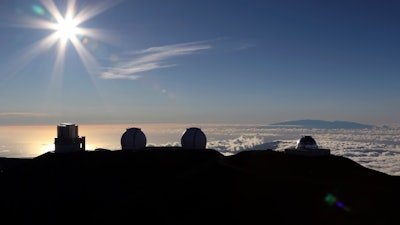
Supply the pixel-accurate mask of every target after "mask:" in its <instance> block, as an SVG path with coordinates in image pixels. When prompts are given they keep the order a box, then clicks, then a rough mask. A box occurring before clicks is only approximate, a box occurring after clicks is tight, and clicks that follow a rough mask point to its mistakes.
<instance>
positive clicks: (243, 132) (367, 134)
mask: <svg viewBox="0 0 400 225" xmlns="http://www.w3.org/2000/svg"><path fill="white" fill-rule="evenodd" d="M201 129H202V130H203V132H204V133H205V134H206V136H207V148H210V149H215V150H218V151H219V152H221V153H222V154H224V155H232V154H235V153H238V152H240V151H246V150H267V149H269V150H275V151H284V149H285V148H289V147H294V146H295V145H296V141H297V140H298V139H299V138H300V137H301V136H303V135H311V136H312V137H313V138H314V139H315V140H316V141H317V144H318V146H319V148H328V149H330V150H331V154H333V155H338V156H343V157H347V158H350V159H352V160H353V161H355V162H357V163H359V164H361V165H362V166H364V167H367V168H370V169H374V170H377V171H381V172H384V173H387V174H390V175H396V176H399V175H400V128H399V127H386V126H385V127H376V128H372V129H306V128H293V127H291V128H288V127H273V126H271V127H269V126H255V125H231V126H223V125H219V126H213V125H209V126H203V128H201ZM169 132H170V135H173V134H174V135H175V136H177V135H180V134H181V132H182V129H181V128H177V129H176V130H174V129H171V130H169ZM180 144H181V143H180V142H179V141H176V142H168V143H164V144H161V145H165V146H180ZM150 145H160V144H151V143H150Z"/></svg>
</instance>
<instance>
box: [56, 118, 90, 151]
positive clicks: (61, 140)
mask: <svg viewBox="0 0 400 225" xmlns="http://www.w3.org/2000/svg"><path fill="white" fill-rule="evenodd" d="M85 142H86V140H85V137H79V136H78V126H77V125H75V124H73V123H61V124H59V125H58V126H57V137H56V138H55V140H54V144H55V152H56V153H62V152H79V151H85Z"/></svg>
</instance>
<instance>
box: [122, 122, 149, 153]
mask: <svg viewBox="0 0 400 225" xmlns="http://www.w3.org/2000/svg"><path fill="white" fill-rule="evenodd" d="M146 143H147V140H146V135H145V134H144V133H143V131H142V130H141V129H140V128H136V127H132V128H128V129H126V131H125V133H124V134H123V135H122V137H121V147H122V150H135V149H141V148H144V147H146Z"/></svg>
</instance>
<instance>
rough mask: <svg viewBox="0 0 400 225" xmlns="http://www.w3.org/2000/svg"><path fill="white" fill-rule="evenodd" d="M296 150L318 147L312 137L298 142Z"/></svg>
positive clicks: (306, 137)
mask: <svg viewBox="0 0 400 225" xmlns="http://www.w3.org/2000/svg"><path fill="white" fill-rule="evenodd" d="M296 149H318V145H317V142H316V141H315V140H314V138H312V137H311V136H303V137H301V138H300V139H299V140H297V144H296Z"/></svg>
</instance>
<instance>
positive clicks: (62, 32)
mask: <svg viewBox="0 0 400 225" xmlns="http://www.w3.org/2000/svg"><path fill="white" fill-rule="evenodd" d="M77 25H78V24H77V22H76V21H74V20H73V19H72V18H60V21H58V23H57V24H56V27H55V28H56V35H57V37H58V38H60V40H62V41H67V40H73V39H74V38H76V35H77V34H78V31H79V28H78V26H77Z"/></svg>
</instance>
